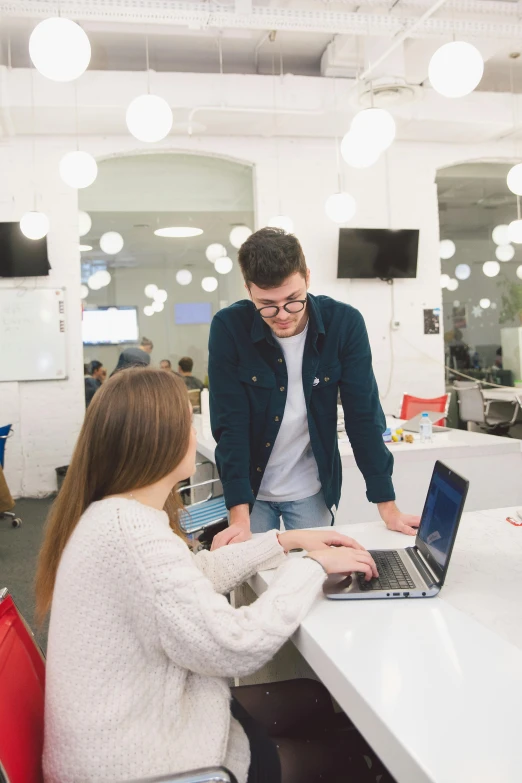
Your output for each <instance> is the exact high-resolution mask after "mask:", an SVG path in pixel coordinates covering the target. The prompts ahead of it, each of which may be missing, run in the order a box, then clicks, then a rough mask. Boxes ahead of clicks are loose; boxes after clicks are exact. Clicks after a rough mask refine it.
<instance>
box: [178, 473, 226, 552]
mask: <svg viewBox="0 0 522 783" xmlns="http://www.w3.org/2000/svg"><path fill="white" fill-rule="evenodd" d="M204 464H212V463H206V462H205V463H204V462H200V463H197V466H198V467H199V466H200V465H204ZM212 468H214V466H213V465H212ZM218 482H219V478H212V479H209V480H208V481H200V482H199V483H196V484H187V486H184V487H181V488H180V489H179V492H180V494H181V493H182V492H191V491H192V490H194V489H198V488H199V487H205V486H208V487H211V489H210V492H209V494H208V496H207V497H206V498H205V499H204V500H199V501H197V502H196V503H191V504H190V505H186V506H185V509H184V510H183V511H182V512H181V514H180V519H179V521H180V525H181V527H182V529H183V530H184V531H185V533H186V534H187V535H188V536H189V537H190V538H195V537H197V538H199V541H200V543H201V544H202V545H203V546H210V544H211V543H212V538H213V537H214V535H215V534H216V533H218V532H219V531H220V530H221V529H224V528H225V527H226V526H227V525H228V513H227V507H226V505H225V498H224V497H223V495H218V496H217V497H214V487H213V485H214V484H217V483H218ZM197 534H199V536H197Z"/></svg>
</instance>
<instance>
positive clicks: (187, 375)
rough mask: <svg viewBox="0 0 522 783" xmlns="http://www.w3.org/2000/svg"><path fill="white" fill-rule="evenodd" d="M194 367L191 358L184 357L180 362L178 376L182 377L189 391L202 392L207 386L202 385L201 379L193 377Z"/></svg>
mask: <svg viewBox="0 0 522 783" xmlns="http://www.w3.org/2000/svg"><path fill="white" fill-rule="evenodd" d="M193 367H194V362H193V361H192V359H191V358H190V356H183V357H182V358H181V359H180V360H179V364H178V374H179V375H181V377H182V378H183V380H184V381H185V386H186V387H187V389H189V390H191V389H198V390H199V391H201V389H204V388H205V385H204V384H203V383H202V381H200V380H199V378H195V377H194V376H193V375H192V368H193Z"/></svg>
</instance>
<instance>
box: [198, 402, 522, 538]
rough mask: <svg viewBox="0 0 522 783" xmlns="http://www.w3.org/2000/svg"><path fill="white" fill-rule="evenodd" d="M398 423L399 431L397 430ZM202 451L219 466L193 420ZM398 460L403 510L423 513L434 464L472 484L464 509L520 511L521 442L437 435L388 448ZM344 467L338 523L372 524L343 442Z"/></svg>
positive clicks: (206, 428)
mask: <svg viewBox="0 0 522 783" xmlns="http://www.w3.org/2000/svg"><path fill="white" fill-rule="evenodd" d="M399 423H400V422H399V421H396V423H395V426H399ZM194 426H195V428H196V431H197V439H198V451H199V453H200V454H202V455H203V456H204V457H206V458H207V459H209V460H210V461H211V462H214V461H215V457H214V449H215V445H216V444H215V441H214V438H213V437H212V433H211V431H210V421H209V420H208V419H205V418H203V417H202V416H194ZM389 447H390V450H391V452H392V454H393V455H394V456H395V469H394V472H393V483H394V486H395V492H396V494H397V503H398V505H399V508H401V509H402V510H404V511H407V512H408V513H411V514H420V513H421V512H422V508H423V505H424V499H425V497H426V492H427V490H428V486H429V482H430V478H431V473H432V471H433V465H434V464H435V461H436V460H441V461H442V462H444V463H446V464H447V465H449V466H450V467H451V468H452V469H453V470H455V471H457V473H461V474H462V475H463V476H464V477H465V478H467V479H469V481H470V490H469V494H468V500H467V504H466V508H467V509H469V510H470V511H476V510H477V509H481V508H497V507H502V506H508V505H520V506H522V441H520V440H515V439H511V438H498V437H496V436H494V435H483V434H482V433H478V432H466V431H465V430H449V431H448V432H437V433H435V434H434V436H433V443H428V444H423V443H421V442H420V440H416V441H415V442H414V443H411V444H410V443H394V444H390V446H389ZM339 450H340V453H341V461H342V468H343V491H342V494H341V500H340V503H339V510H338V512H337V524H352V523H357V522H370V521H372V520H374V519H375V518H376V513H375V506H374V505H373V504H371V503H368V501H367V500H366V488H365V484H364V479H363V477H362V475H361V473H360V471H359V469H358V467H357V465H356V463H355V458H354V456H353V451H352V448H351V446H350V444H349V443H343V442H342V441H341V442H340V443H339Z"/></svg>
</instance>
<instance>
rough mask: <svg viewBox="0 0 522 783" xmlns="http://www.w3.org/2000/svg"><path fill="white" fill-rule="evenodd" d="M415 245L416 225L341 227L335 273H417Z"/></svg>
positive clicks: (343, 275) (372, 275)
mask: <svg viewBox="0 0 522 783" xmlns="http://www.w3.org/2000/svg"><path fill="white" fill-rule="evenodd" d="M418 249H419V231H418V230H417V229H402V230H399V231H392V230H391V229H388V228H341V229H340V230H339V256H338V266H337V277H338V278H347V277H348V278H379V279H381V280H392V279H394V278H397V277H410V278H411V277H417V254H418Z"/></svg>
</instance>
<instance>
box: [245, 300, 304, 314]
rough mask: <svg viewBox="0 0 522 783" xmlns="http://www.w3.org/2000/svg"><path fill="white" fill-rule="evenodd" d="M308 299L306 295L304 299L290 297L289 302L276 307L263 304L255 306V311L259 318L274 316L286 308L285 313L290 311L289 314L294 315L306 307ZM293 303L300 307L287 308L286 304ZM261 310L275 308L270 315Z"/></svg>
mask: <svg viewBox="0 0 522 783" xmlns="http://www.w3.org/2000/svg"><path fill="white" fill-rule="evenodd" d="M307 301H308V297H307V298H306V299H292V301H291V302H287V303H286V304H284V305H281V306H280V307H278V306H277V305H265V306H264V307H256V310H257V312H258V313H259V315H260V316H261V318H276V316H278V315H279V311H280V310H286V312H287V313H290V315H296V313H302V312H303V310H304V309H305V307H306V303H307ZM293 304H300V305H302V307H300V308H299V310H289V309H288V306H289V305H293ZM263 310H275V313H272V315H263Z"/></svg>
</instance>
